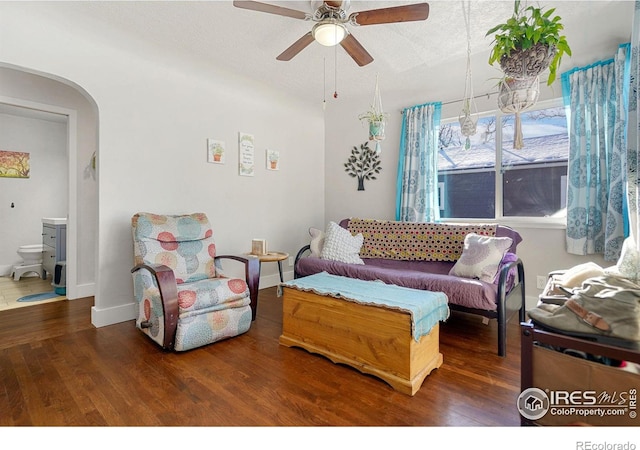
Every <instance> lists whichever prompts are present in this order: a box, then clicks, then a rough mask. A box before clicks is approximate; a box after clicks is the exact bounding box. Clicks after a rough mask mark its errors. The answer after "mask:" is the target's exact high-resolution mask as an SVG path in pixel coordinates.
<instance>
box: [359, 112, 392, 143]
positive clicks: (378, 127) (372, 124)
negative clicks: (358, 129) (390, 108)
mask: <svg viewBox="0 0 640 450" xmlns="http://www.w3.org/2000/svg"><path fill="white" fill-rule="evenodd" d="M387 117H389V114H387V113H385V112H381V111H378V110H377V109H376V108H375V107H374V106H371V108H370V109H369V111H367V112H366V113H362V114H360V115H359V116H358V119H360V120H363V121H366V122H367V123H368V124H369V140H370V141H383V140H384V126H385V123H386V121H387Z"/></svg>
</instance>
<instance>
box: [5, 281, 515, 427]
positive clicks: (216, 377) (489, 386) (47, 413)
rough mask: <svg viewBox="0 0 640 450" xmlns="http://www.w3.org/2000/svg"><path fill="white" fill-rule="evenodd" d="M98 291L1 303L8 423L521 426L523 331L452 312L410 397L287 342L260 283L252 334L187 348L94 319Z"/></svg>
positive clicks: (272, 299) (275, 305)
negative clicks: (500, 343) (500, 342)
mask: <svg viewBox="0 0 640 450" xmlns="http://www.w3.org/2000/svg"><path fill="white" fill-rule="evenodd" d="M92 303H93V299H92V298H88V299H81V300H74V301H64V302H59V303H51V304H42V305H34V306H32V307H29V308H22V309H18V310H10V311H5V312H1V313H0V411H1V414H0V425H3V426H11V425H25V426H107V425H108V426H149V425H150V426H175V425H188V426H270V425H277V426H326V425H336V426H389V425H391V426H409V425H411V426H416V425H417V426H518V425H519V415H518V411H517V409H516V398H517V396H518V395H519V393H520V372H519V365H520V355H519V348H520V345H519V344H520V338H519V333H518V323H517V317H513V318H512V320H511V321H510V325H509V334H508V350H507V352H508V353H507V357H506V358H501V357H499V356H497V354H496V339H497V338H496V332H495V331H496V323H495V321H492V322H490V323H489V324H488V325H484V324H482V321H481V319H480V318H478V317H476V316H470V315H464V314H456V313H452V315H451V317H450V319H449V320H448V321H447V322H446V323H444V324H442V325H441V332H440V350H441V352H442V353H443V355H444V363H443V365H442V367H440V368H439V369H437V370H435V371H434V372H432V374H431V375H430V376H429V377H427V379H426V380H425V382H424V383H423V385H422V388H421V389H420V390H419V391H418V392H417V394H416V395H415V396H413V397H410V396H407V395H404V394H401V393H398V392H396V391H394V390H393V389H392V388H391V387H389V386H388V385H387V384H386V383H384V382H383V381H381V380H379V379H377V378H375V377H373V376H369V375H363V374H362V373H360V372H358V371H357V370H355V369H352V368H350V367H347V366H343V365H336V364H333V363H332V362H331V361H329V360H328V359H325V358H324V357H321V356H318V355H313V354H310V353H307V352H306V351H304V350H302V349H296V348H287V347H284V346H281V345H279V344H278V337H279V335H280V333H281V330H282V304H281V299H280V298H278V297H277V296H276V291H275V288H268V289H264V290H262V291H260V302H259V307H258V317H257V320H256V321H255V322H254V323H253V324H252V327H251V329H250V331H249V332H247V333H246V334H244V335H242V336H238V337H236V338H233V339H229V340H227V341H223V342H218V343H215V344H213V345H209V346H207V347H204V348H199V349H196V350H192V351H189V352H185V353H167V352H163V351H162V350H161V349H159V348H158V347H156V346H155V345H154V344H153V343H152V342H151V341H150V340H148V339H147V338H146V337H145V336H144V335H143V334H142V333H140V332H139V331H138V330H136V329H135V326H134V323H133V322H132V321H131V322H126V323H120V324H116V325H111V326H108V327H103V328H99V329H96V328H94V327H93V326H92V325H91V323H90V307H91V306H92Z"/></svg>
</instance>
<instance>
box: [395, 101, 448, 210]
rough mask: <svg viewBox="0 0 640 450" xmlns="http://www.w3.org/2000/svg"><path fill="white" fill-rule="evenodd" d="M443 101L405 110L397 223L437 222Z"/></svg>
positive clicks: (398, 186) (401, 143) (403, 113)
mask: <svg viewBox="0 0 640 450" xmlns="http://www.w3.org/2000/svg"><path fill="white" fill-rule="evenodd" d="M441 110H442V103H441V102H434V103H426V104H424V105H417V106H413V107H411V108H406V109H405V110H403V111H402V131H401V136H400V155H399V158H398V179H397V188H396V220H401V221H404V222H435V221H437V220H439V219H440V207H439V206H438V133H439V128H440V113H441Z"/></svg>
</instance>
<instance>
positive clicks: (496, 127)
mask: <svg viewBox="0 0 640 450" xmlns="http://www.w3.org/2000/svg"><path fill="white" fill-rule="evenodd" d="M559 103H560V101H555V102H553V103H546V105H545V104H542V105H541V104H539V105H537V109H532V110H530V111H527V112H525V113H522V114H520V118H521V124H522V134H523V140H524V148H522V149H514V148H513V140H514V123H515V116H514V115H513V114H511V115H507V114H501V113H499V112H498V113H495V112H494V113H490V114H485V115H483V116H482V117H480V118H479V119H478V124H477V129H476V134H475V135H474V136H471V137H470V147H469V148H468V149H465V140H466V138H465V137H464V136H462V134H461V132H460V124H459V123H458V119H457V118H456V119H450V120H443V121H442V123H441V125H440V136H439V138H440V143H439V146H440V148H439V158H438V182H439V186H440V192H439V199H440V202H441V203H440V214H441V217H442V218H444V219H447V218H451V219H453V218H461V219H462V218H464V219H500V218H504V217H538V218H545V217H546V218H552V217H564V216H563V214H564V208H565V207H566V175H567V161H568V156H569V134H568V129H567V122H566V117H565V109H564V107H563V106H561V105H560V104H559ZM496 167H499V168H500V170H496Z"/></svg>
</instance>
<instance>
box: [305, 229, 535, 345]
mask: <svg viewBox="0 0 640 450" xmlns="http://www.w3.org/2000/svg"><path fill="white" fill-rule="evenodd" d="M309 232H310V234H311V236H312V239H311V243H310V244H309V245H306V246H304V247H302V248H301V249H300V250H299V251H298V253H297V255H296V258H295V264H294V277H295V278H299V277H304V276H308V275H312V274H315V273H319V272H323V271H324V272H327V273H330V274H333V275H340V276H345V277H351V278H358V279H361V280H379V281H383V282H385V283H389V284H395V285H398V286H404V287H408V288H413V289H423V290H429V291H440V292H444V293H445V294H446V295H447V297H448V302H449V308H450V309H452V310H458V311H463V312H467V313H472V314H478V315H481V316H484V317H487V318H489V319H497V321H498V354H499V355H500V356H506V324H507V310H508V309H510V310H515V309H517V310H519V318H520V321H521V322H522V321H524V320H525V318H524V316H525V289H524V266H523V263H522V261H521V260H520V259H519V258H518V257H517V256H516V247H517V245H518V243H520V242H521V241H522V237H521V236H520V234H519V233H518V232H517V231H515V230H514V229H512V228H509V227H506V226H502V225H491V224H447V223H411V222H394V221H383V220H374V219H357V218H351V219H343V220H342V221H341V222H340V223H339V226H338V224H336V223H334V222H330V223H329V226H328V227H327V229H326V231H324V232H323V231H321V230H317V229H313V228H312V229H310V230H309ZM496 255H497V256H496ZM491 259H493V260H494V261H493V263H492V262H491V261H490V260H491ZM518 291H519V293H520V295H515V294H517V293H518ZM512 294H513V295H512Z"/></svg>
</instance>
